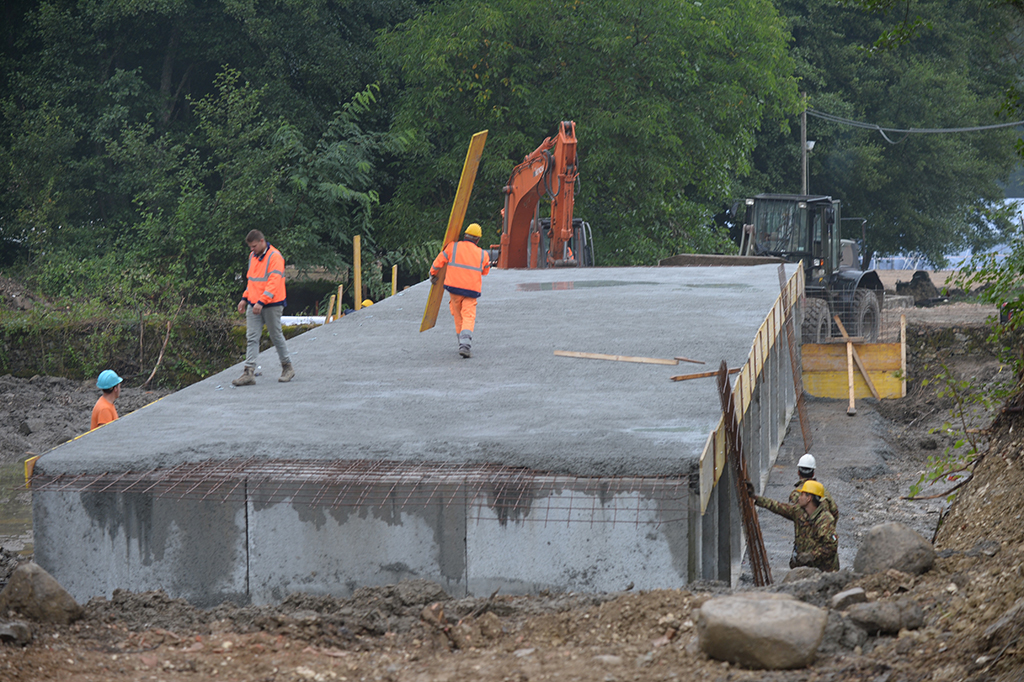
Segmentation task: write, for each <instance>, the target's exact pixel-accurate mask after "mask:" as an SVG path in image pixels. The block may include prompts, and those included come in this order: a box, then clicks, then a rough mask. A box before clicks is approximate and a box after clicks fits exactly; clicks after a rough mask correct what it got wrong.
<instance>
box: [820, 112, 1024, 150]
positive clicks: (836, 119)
mask: <svg viewBox="0 0 1024 682" xmlns="http://www.w3.org/2000/svg"><path fill="white" fill-rule="evenodd" d="M807 113H808V114H809V115H811V116H814V117H816V118H820V119H823V120H825V121H830V122H831V123H841V124H842V125H848V126H853V127H854V128H865V129H867V130H877V131H878V134H879V135H881V136H882V137H883V138H885V141H886V142H888V143H889V144H899V143H900V142H903V140H905V139H907V137H908V136H909V135H918V134H941V133H973V132H977V131H979V130H994V129H995V128H1011V127H1015V126H1020V125H1024V121H1013V122H1012V123H996V124H994V125H989V126H972V127H970V128H883V127H882V126H880V125H876V124H874V123H864V122H862V121H854V120H852V119H849V118H843V117H842V116H835V115H833V114H826V113H825V112H823V111H816V110H814V109H808V110H807ZM886 133H902V134H903V138H901V139H899V140H896V141H893V140H891V139H889V136H888V135H886Z"/></svg>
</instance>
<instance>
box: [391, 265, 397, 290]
mask: <svg viewBox="0 0 1024 682" xmlns="http://www.w3.org/2000/svg"><path fill="white" fill-rule="evenodd" d="M396 293H398V266H397V265H392V266H391V295H392V296H394V295H395V294H396Z"/></svg>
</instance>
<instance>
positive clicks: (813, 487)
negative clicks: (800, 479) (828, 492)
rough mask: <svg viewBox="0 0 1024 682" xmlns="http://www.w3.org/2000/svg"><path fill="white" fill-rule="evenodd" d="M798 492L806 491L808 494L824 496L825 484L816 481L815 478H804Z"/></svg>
mask: <svg viewBox="0 0 1024 682" xmlns="http://www.w3.org/2000/svg"><path fill="white" fill-rule="evenodd" d="M800 492H802V493H807V494H809V495H817V496H818V497H824V496H825V486H823V485H822V484H820V483H818V482H817V481H815V480H810V479H809V480H806V481H804V484H803V485H802V486H800Z"/></svg>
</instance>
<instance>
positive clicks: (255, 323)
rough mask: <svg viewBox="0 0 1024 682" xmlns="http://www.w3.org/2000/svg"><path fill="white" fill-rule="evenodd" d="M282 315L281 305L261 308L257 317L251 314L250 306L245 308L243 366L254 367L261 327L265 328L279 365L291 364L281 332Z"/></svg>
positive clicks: (258, 352)
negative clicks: (279, 362) (275, 350)
mask: <svg viewBox="0 0 1024 682" xmlns="http://www.w3.org/2000/svg"><path fill="white" fill-rule="evenodd" d="M283 314H284V306H283V305H274V306H270V307H269V308H263V310H261V311H260V312H259V315H257V314H255V313H253V311H252V306H251V305H249V306H246V308H245V341H246V345H245V366H246V367H255V366H256V358H257V356H259V354H260V337H261V336H263V325H266V326H267V334H269V335H270V341H271V343H273V344H274V348H276V349H277V357H278V359H280V360H281V364H282V365H284V364H286V363H289V362H291V358H290V357H289V356H288V342H287V341H285V339H284V333H283V332H282V331H281V315H283Z"/></svg>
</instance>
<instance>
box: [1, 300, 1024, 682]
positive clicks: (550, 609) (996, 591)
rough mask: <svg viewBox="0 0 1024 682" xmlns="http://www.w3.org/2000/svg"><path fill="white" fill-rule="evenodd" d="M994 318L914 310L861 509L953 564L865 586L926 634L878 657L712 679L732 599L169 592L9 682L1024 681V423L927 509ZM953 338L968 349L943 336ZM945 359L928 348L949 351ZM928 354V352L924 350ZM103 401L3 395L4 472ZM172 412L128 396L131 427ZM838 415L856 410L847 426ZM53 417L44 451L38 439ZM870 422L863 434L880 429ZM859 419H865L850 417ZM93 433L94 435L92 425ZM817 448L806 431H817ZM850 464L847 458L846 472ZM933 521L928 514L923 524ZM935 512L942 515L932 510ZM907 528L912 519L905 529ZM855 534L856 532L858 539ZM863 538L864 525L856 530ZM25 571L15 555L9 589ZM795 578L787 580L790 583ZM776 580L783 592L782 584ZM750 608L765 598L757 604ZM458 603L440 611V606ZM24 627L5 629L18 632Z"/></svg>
mask: <svg viewBox="0 0 1024 682" xmlns="http://www.w3.org/2000/svg"><path fill="white" fill-rule="evenodd" d="M992 312H994V311H990V310H983V309H979V307H978V306H971V305H970V304H956V305H951V306H938V307H935V308H930V309H911V310H909V311H908V313H907V314H908V323H909V325H910V328H909V333H908V336H909V337H911V338H912V339H919V340H921V341H922V342H921V343H909V344H908V346H909V347H910V348H911V349H914V350H913V351H912V356H911V357H910V358H909V360H908V362H909V369H908V374H909V375H910V376H911V377H915V379H916V380H915V381H912V382H911V384H910V390H909V392H908V396H907V398H905V399H903V400H900V401H883V402H881V403H878V404H867V403H866V404H864V405H863V408H862V409H863V416H865V417H868V416H869V415H874V416H873V417H870V418H871V419H877V423H878V424H879V425H880V426H879V429H881V431H882V433H881V438H883V439H884V441H885V443H886V461H885V464H886V469H887V471H886V473H885V475H880V476H876V477H874V478H872V477H866V478H863V479H858V481H857V482H858V483H859V484H860V485H861V486H862V487H866V488H867V490H868V492H870V494H868V495H862V496H859V497H857V498H856V499H858V500H860V499H864V500H866V501H865V502H864V503H863V508H861V506H859V505H861V503H860V502H856V503H853V502H850V503H848V504H847V506H846V507H843V506H842V504H843V500H840V504H841V509H842V510H843V511H844V514H845V513H846V512H847V510H848V511H849V513H850V515H851V516H854V517H855V516H858V515H864V517H865V521H864V522H865V523H868V522H870V523H873V522H875V521H876V520H887V519H890V518H898V519H900V520H905V519H911V520H913V521H914V524H915V527H918V528H921V529H922V530H924V531H929V530H930V533H929V534H928V537H929V539H930V537H931V535H932V534H936V533H935V528H936V526H937V525H939V517H940V513H943V512H944V515H943V516H942V523H941V527H939V528H938V532H937V534H936V548H937V549H938V550H939V559H938V561H937V564H936V566H935V568H933V569H932V570H931V571H929V572H928V573H926V574H924V575H922V576H911V575H906V574H901V573H897V572H890V573H886V574H878V575H872V576H865V577H860V578H854V579H853V581H852V582H851V583H850V585H849V586H850V587H853V586H862V587H864V589H865V590H866V591H867V592H868V593H869V596H870V598H872V599H877V600H896V599H903V598H909V599H912V600H914V601H916V602H917V603H918V604H919V605H920V606H921V607H922V609H923V610H924V614H925V626H924V627H923V628H921V629H919V630H915V631H903V632H901V633H900V635H899V636H898V637H872V638H869V639H868V641H867V642H866V643H865V644H864V645H863V646H861V647H857V648H855V649H840V650H839V651H838V652H835V653H828V654H826V653H820V654H819V657H818V660H817V661H816V662H815V663H814V665H813V666H811V667H810V668H806V669H802V670H796V671H775V672H765V671H751V670H744V669H741V668H737V667H735V666H730V665H728V664H724V663H721V662H717V661H713V660H709V659H708V658H706V657H705V656H704V655H703V654H701V653H700V652H699V650H698V648H697V645H696V635H695V632H694V617H693V609H694V608H695V607H699V605H700V604H701V603H703V601H705V600H706V599H708V598H709V597H711V596H715V595H717V594H721V593H723V592H728V591H729V590H728V588H726V587H724V586H720V585H718V586H716V585H701V586H699V587H697V586H693V587H692V589H679V590H659V591H652V592H621V593H615V594H546V595H539V596H529V597H526V596H505V595H500V594H498V595H494V596H493V597H492V598H490V599H488V598H485V597H483V598H471V599H452V598H449V597H448V596H447V595H445V594H444V593H443V592H442V591H441V589H440V588H439V587H438V586H437V585H434V584H433V583H429V582H427V581H410V582H405V583H401V584H399V585H397V586H387V587H380V588H364V589H361V590H359V591H358V592H356V594H355V595H354V596H353V597H352V598H350V599H334V598H331V597H312V596H308V595H302V594H295V595H291V596H290V597H288V598H287V599H286V600H285V601H284V602H282V603H280V604H276V605H272V606H262V607H251V606H250V607H239V606H235V605H231V604H224V605H222V606H220V607H217V608H215V609H211V610H202V609H196V608H194V607H192V606H190V605H188V604H186V603H184V602H182V601H179V600H173V599H169V598H168V597H167V596H166V595H165V594H163V593H162V592H147V593H142V594H133V593H128V592H124V591H116V592H115V593H114V595H113V597H112V598H110V599H102V598H97V599H93V600H92V601H90V602H89V604H88V605H87V606H86V614H85V617H84V618H83V619H82V620H80V621H78V622H77V623H75V624H73V625H71V626H61V627H58V626H45V625H39V624H33V629H34V639H33V641H32V642H31V643H30V644H28V645H27V646H19V645H14V644H0V680H11V681H12V682H13V681H18V682H22V681H28V680H74V681H86V680H89V681H99V680H124V681H128V680H165V681H171V680H207V679H224V680H240V681H245V682H257V681H260V682H262V681H268V682H270V681H273V682H285V681H288V682H290V681H299V680H316V681H320V680H342V681H344V682H350V681H351V682H355V681H357V680H358V681H359V682H365V681H378V680H386V681H388V682H399V681H401V682H406V681H408V682H433V681H438V682H440V681H448V680H452V681H454V680H463V679H473V680H483V681H486V682H492V681H493V682H527V681H529V680H553V679H559V680H588V681H589V680H594V681H600V682H622V681H625V680H671V681H674V682H685V681H689V680H723V681H724V680H769V681H786V682H789V681H793V682H796V681H801V682H812V681H813V682H818V681H821V682H824V681H826V680H829V681H837V680H849V681H854V680H857V681H864V682H869V681H870V682H900V681H905V682H918V681H924V680H935V681H949V682H952V681H955V680H992V681H995V680H1000V681H1006V682H1009V681H1011V680H1021V679H1024V643H1022V642H1021V640H1020V636H1021V632H1022V630H1024V626H1022V623H1021V620H1022V619H1021V617H1020V616H1018V617H1017V619H1016V621H1015V623H1016V624H1015V625H1013V626H1011V627H1008V628H1005V629H1003V630H1000V631H998V632H996V633H994V634H990V635H986V628H989V626H991V625H992V624H993V623H995V622H996V621H997V620H998V619H999V618H1000V616H1001V615H1003V614H1004V612H1006V611H1007V609H1009V608H1010V607H1011V606H1012V605H1013V604H1014V602H1015V600H1017V599H1018V598H1020V597H1022V596H1024V521H1022V511H1021V510H1022V509H1024V457H1022V453H1024V436H1022V429H1024V419H1022V418H1021V414H1020V412H1018V411H1016V408H1015V407H1013V406H1011V408H1010V411H1008V412H1005V413H1003V412H1000V413H998V418H997V419H996V421H995V422H994V423H992V422H991V420H990V419H985V420H984V422H983V423H982V425H981V430H982V431H981V432H980V433H977V434H975V435H976V436H977V437H978V438H981V439H982V442H983V443H986V442H987V451H986V454H985V455H984V457H983V459H982V461H981V463H980V464H979V465H978V468H977V471H976V474H975V478H974V480H973V481H972V482H970V483H969V484H968V485H967V486H965V487H964V488H963V489H962V490H961V492H960V495H959V497H958V499H957V501H956V502H955V503H954V504H953V505H952V507H950V508H949V509H948V510H947V509H945V507H944V505H942V504H941V502H940V501H937V500H936V501H930V502H910V501H907V500H902V499H900V498H901V497H902V496H905V495H906V494H907V491H908V489H909V486H910V484H911V483H913V482H915V481H916V480H917V478H918V476H919V475H920V472H922V471H923V470H924V469H925V466H926V460H927V458H928V457H929V456H934V455H937V454H941V453H942V451H943V449H944V448H945V447H946V446H947V445H948V443H949V442H950V438H949V436H947V435H945V434H942V433H933V432H932V429H934V428H936V427H941V426H942V423H943V422H944V421H945V420H947V419H949V417H950V412H949V408H950V406H951V404H952V401H951V400H950V399H949V398H943V397H941V396H937V395H936V392H935V384H929V385H924V382H923V381H921V380H920V379H919V378H920V377H924V376H927V375H928V374H929V372H931V371H934V368H936V367H937V366H938V365H939V364H941V363H946V364H947V365H948V366H950V367H951V368H952V369H953V370H954V371H956V372H957V374H958V376H960V377H962V378H964V379H965V380H967V381H969V382H971V383H974V384H990V383H992V382H998V381H1000V380H1001V379H1002V377H1005V376H1006V373H1005V368H1003V367H1002V366H1001V365H1000V364H999V362H998V361H997V360H996V359H995V358H994V357H993V356H992V355H991V354H988V353H986V352H984V351H983V350H982V349H979V348H978V347H977V346H976V345H974V344H972V342H971V339H973V338H977V337H978V336H979V335H980V336H983V334H980V333H979V332H978V330H979V329H980V325H981V324H982V323H983V321H984V319H985V317H987V316H988V315H990V314H992ZM944 331H951V332H952V333H951V334H950V333H947V334H945V335H944V336H943V335H942V334H943V332H944ZM933 336H934V338H938V339H942V340H941V341H940V342H938V343H930V344H929V343H927V340H928V339H930V338H932V337H933ZM917 349H920V350H917ZM95 397H96V391H95V388H94V387H92V386H90V385H88V384H79V383H77V382H66V381H64V380H61V379H53V378H48V377H35V378H33V379H29V380H20V379H13V378H11V377H0V404H2V405H4V407H5V412H4V415H5V416H4V418H3V419H2V423H0V462H3V461H6V462H8V463H12V462H17V461H19V460H20V459H23V458H24V455H25V453H26V452H42V451H44V450H45V449H47V448H49V447H51V446H53V445H55V444H56V443H58V442H61V440H62V439H64V438H65V437H66V436H67V435H68V434H72V435H74V434H75V433H77V432H80V431H82V430H84V428H87V426H88V412H89V410H90V409H91V407H92V403H93V402H94V400H95ZM158 397H159V394H156V393H154V394H147V393H141V392H140V393H138V394H135V395H133V394H132V393H131V392H130V391H126V392H125V393H124V394H123V396H122V399H121V401H119V402H118V408H119V410H121V411H122V413H124V412H127V411H128V408H129V407H132V408H137V407H139V406H141V405H142V404H144V403H145V402H147V401H149V400H152V399H155V398H158ZM836 412H837V413H838V412H839V411H836ZM40 414H43V415H45V417H43V418H42V421H43V422H44V424H45V426H40V425H39V424H38V422H37V423H36V424H35V426H40V428H38V430H37V429H35V428H31V427H30V432H29V433H28V434H25V433H24V430H25V428H24V427H22V426H21V424H22V423H25V422H29V420H31V419H33V418H34V419H40V417H39V415H40ZM861 414H862V413H861V412H860V411H859V416H858V419H860V418H861ZM843 418H844V419H846V417H845V414H843ZM83 420H84V424H85V426H82V424H83ZM798 430H799V429H797V431H798ZM833 454H841V453H833ZM922 509H923V510H924V511H921V510H922ZM929 510H930V511H929ZM901 514H902V515H903V516H900V515H901ZM841 523H842V522H841ZM851 523H852V522H851ZM23 559H24V557H23V556H19V555H16V554H15V553H14V552H12V551H10V550H9V549H4V550H0V580H3V579H5V573H4V570H5V568H7V569H8V570H9V569H10V568H12V567H13V566H14V565H15V564H16V563H17V562H18V561H20V560H23ZM780 572H781V571H780ZM781 577H782V576H781V575H776V580H777V581H778V580H779V579H781ZM740 589H749V588H740ZM435 603H436V604H439V605H440V606H439V607H437V608H436V609H431V608H430V605H432V604H435ZM5 615H6V614H0V619H2V617H3V616H5Z"/></svg>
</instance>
